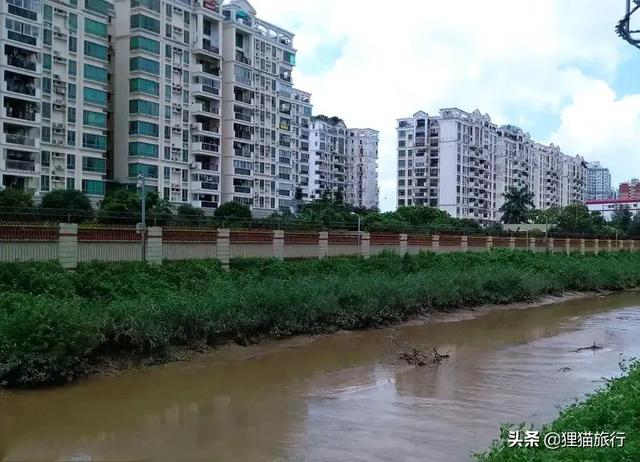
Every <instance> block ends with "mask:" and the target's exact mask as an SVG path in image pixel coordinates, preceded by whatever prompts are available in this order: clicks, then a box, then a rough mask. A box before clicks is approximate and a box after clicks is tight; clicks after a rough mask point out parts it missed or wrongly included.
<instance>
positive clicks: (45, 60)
mask: <svg viewBox="0 0 640 462" xmlns="http://www.w3.org/2000/svg"><path fill="white" fill-rule="evenodd" d="M42 67H43V68H44V69H46V70H48V71H50V70H51V55H47V54H44V55H42Z"/></svg>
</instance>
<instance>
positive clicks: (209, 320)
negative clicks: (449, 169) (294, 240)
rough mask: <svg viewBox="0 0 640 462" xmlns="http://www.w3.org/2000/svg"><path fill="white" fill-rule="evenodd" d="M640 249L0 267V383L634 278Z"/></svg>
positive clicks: (639, 274)
mask: <svg viewBox="0 0 640 462" xmlns="http://www.w3.org/2000/svg"><path fill="white" fill-rule="evenodd" d="M639 283H640V253H638V254H632V253H628V252H620V253H615V254H600V255H598V256H595V255H580V254H574V255H570V256H567V255H563V254H557V255H556V254H549V255H548V254H533V253H528V252H508V251H496V252H491V253H464V254H463V253H459V254H439V255H436V254H432V253H424V254H420V255H417V256H406V257H399V256H396V255H393V254H385V255H380V256H376V257H373V258H371V259H370V260H367V261H365V260H360V259H349V258H330V259H325V260H309V261H295V262H278V261H275V260H240V261H237V262H232V270H231V272H230V273H226V272H223V271H222V270H221V268H220V266H219V264H218V263H217V262H193V261H190V262H176V263H169V262H166V263H165V264H163V265H161V266H148V265H145V264H141V263H111V264H87V265H81V266H80V267H79V268H78V270H77V271H76V272H65V271H63V270H62V269H60V267H58V266H57V265H55V264H51V263H27V264H18V263H9V264H0V382H3V383H5V384H7V385H9V386H29V385H38V384H46V383H63V382H66V381H69V380H72V379H73V378H75V377H77V376H79V375H82V374H84V373H86V372H87V371H88V370H89V368H90V367H91V365H92V364H93V363H95V362H96V360H98V359H100V358H101V357H104V356H109V357H115V358H142V359H145V358H154V359H156V360H158V359H159V360H162V359H163V358H165V357H166V355H167V354H168V352H169V347H170V346H172V345H180V346H190V345H195V344H199V343H202V342H207V343H208V344H210V345H215V344H217V343H218V342H220V341H221V340H222V339H229V338H235V337H238V336H240V337H251V336H255V335H262V334H266V335H272V336H278V337H280V336H287V335H295V334H314V333H324V332H332V331H335V330H337V329H360V328H367V327H379V326H384V325H388V324H390V323H395V322H399V321H402V320H405V319H407V318H408V317H410V316H412V315H416V314H419V313H425V312H428V311H431V310H434V311H443V310H451V309H454V308H458V307H463V306H473V305H478V304H483V303H508V302H513V301H526V300H533V299H535V298H536V297H539V296H541V295H546V294H561V293H563V292H565V291H578V290H597V289H623V288H625V287H634V286H638V285H640V284H639Z"/></svg>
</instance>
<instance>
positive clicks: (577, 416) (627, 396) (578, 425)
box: [477, 363, 640, 462]
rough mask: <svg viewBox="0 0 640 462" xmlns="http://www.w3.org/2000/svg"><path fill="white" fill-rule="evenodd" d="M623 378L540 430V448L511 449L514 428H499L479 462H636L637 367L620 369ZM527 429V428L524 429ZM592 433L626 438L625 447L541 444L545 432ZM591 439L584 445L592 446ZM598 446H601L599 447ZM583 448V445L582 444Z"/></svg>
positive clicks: (639, 417)
mask: <svg viewBox="0 0 640 462" xmlns="http://www.w3.org/2000/svg"><path fill="white" fill-rule="evenodd" d="M623 367H624V369H625V370H626V372H627V373H628V374H627V375H626V376H624V377H621V378H617V379H613V380H610V381H608V382H607V385H606V386H605V387H604V388H602V389H600V390H599V391H597V392H596V393H594V394H592V395H591V396H589V397H588V398H587V399H586V400H585V401H584V402H582V403H580V404H576V405H573V406H570V407H569V408H567V409H565V410H564V411H562V412H561V413H560V416H559V417H558V418H557V419H556V420H555V421H554V422H553V423H551V424H550V425H546V426H544V427H543V428H542V429H541V431H540V442H541V443H540V447H538V448H520V447H517V448H510V447H508V446H509V445H508V443H507V441H508V432H509V430H510V429H511V430H515V427H506V426H505V427H504V428H503V429H502V432H501V433H502V435H501V436H502V440H501V441H499V442H496V443H494V446H493V448H492V449H491V450H490V451H489V452H487V453H485V454H482V455H479V456H478V457H477V460H478V461H480V462H553V461H602V462H614V461H621V462H622V461H636V460H640V434H639V433H638V422H640V394H639V393H638V390H639V389H640V364H638V363H633V364H632V365H631V366H629V367H627V366H623ZM526 429H529V428H526ZM550 432H553V433H557V434H560V435H561V434H562V433H567V432H573V433H591V434H595V433H596V432H601V433H607V434H609V435H611V434H612V433H616V434H620V433H623V434H624V435H625V441H624V445H623V446H620V445H619V444H616V446H618V447H565V448H560V449H555V450H551V449H548V448H545V447H544V444H543V443H542V442H543V440H544V435H545V434H547V433H550ZM596 439H598V438H596V437H595V436H594V438H593V440H589V441H590V443H587V444H586V445H587V446H589V445H591V446H595V445H596V443H595V440H596ZM576 444H577V443H576ZM598 445H600V444H598ZM583 446H584V444H583Z"/></svg>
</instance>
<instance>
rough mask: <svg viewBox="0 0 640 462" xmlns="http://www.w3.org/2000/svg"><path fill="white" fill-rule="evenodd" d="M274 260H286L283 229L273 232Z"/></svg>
mask: <svg viewBox="0 0 640 462" xmlns="http://www.w3.org/2000/svg"><path fill="white" fill-rule="evenodd" d="M273 258H275V259H276V260H284V231H283V230H281V229H279V230H276V231H274V232H273Z"/></svg>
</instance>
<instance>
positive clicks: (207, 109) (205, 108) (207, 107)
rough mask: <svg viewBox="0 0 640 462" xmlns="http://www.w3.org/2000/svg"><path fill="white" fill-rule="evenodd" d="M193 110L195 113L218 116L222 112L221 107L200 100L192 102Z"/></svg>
mask: <svg viewBox="0 0 640 462" xmlns="http://www.w3.org/2000/svg"><path fill="white" fill-rule="evenodd" d="M191 112H192V113H193V114H194V115H203V116H206V117H217V116H218V115H219V114H220V108H219V107H217V106H214V105H213V104H211V103H208V102H205V101H199V102H197V103H193V104H191Z"/></svg>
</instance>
